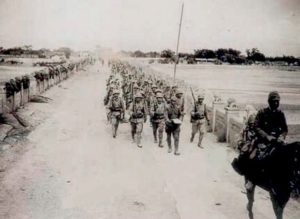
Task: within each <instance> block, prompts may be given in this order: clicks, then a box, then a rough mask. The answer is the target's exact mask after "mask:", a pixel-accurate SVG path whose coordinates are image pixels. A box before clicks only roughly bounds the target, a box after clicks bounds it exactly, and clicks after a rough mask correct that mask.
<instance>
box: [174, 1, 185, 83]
mask: <svg viewBox="0 0 300 219" xmlns="http://www.w3.org/2000/svg"><path fill="white" fill-rule="evenodd" d="M183 8H184V3H182V7H181V16H180V23H179V31H178V38H177V47H176V53H175V65H174V82H175V79H176V66H177V61H179V57H178V48H179V40H180V32H181V24H182V16H183Z"/></svg>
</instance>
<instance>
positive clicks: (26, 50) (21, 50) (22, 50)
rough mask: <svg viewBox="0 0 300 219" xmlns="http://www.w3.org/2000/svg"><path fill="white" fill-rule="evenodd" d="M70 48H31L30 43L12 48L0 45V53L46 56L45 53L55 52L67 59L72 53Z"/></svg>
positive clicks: (51, 53) (53, 53)
mask: <svg viewBox="0 0 300 219" xmlns="http://www.w3.org/2000/svg"><path fill="white" fill-rule="evenodd" d="M72 52H73V51H72V50H71V49H70V48H68V47H60V48H58V49H55V50H49V49H45V48H42V49H38V50H34V49H32V46H31V45H25V46H20V47H13V48H3V47H0V55H12V56H21V55H35V56H37V57H38V58H46V54H49V55H50V56H51V55H55V54H56V53H63V54H64V55H65V57H66V58H67V59H69V58H70V56H71V54H72Z"/></svg>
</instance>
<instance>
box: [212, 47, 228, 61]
mask: <svg viewBox="0 0 300 219" xmlns="http://www.w3.org/2000/svg"><path fill="white" fill-rule="evenodd" d="M215 53H216V56H217V58H218V59H220V60H221V59H222V58H223V57H224V56H225V55H226V54H228V49H222V48H220V49H218V50H216V52H215Z"/></svg>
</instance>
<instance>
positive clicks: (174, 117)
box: [166, 97, 183, 155]
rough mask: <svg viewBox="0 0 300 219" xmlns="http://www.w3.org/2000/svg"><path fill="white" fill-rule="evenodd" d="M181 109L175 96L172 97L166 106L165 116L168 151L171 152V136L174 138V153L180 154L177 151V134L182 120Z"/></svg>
mask: <svg viewBox="0 0 300 219" xmlns="http://www.w3.org/2000/svg"><path fill="white" fill-rule="evenodd" d="M182 116H183V115H182V114H181V110H180V108H179V106H178V104H177V98H176V97H172V98H171V103H170V105H168V107H167V118H166V133H167V143H168V147H169V150H168V152H169V153H171V152H172V144H171V136H172V135H173V138H174V146H175V151H174V154H175V155H180V153H179V135H180V125H181V121H182Z"/></svg>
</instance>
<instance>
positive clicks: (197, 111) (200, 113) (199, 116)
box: [190, 94, 209, 148]
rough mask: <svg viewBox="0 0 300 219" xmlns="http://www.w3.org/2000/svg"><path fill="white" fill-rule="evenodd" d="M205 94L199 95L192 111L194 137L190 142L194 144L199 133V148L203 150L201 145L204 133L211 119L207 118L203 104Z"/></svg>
mask: <svg viewBox="0 0 300 219" xmlns="http://www.w3.org/2000/svg"><path fill="white" fill-rule="evenodd" d="M203 100H204V94H200V95H198V98H197V101H196V102H195V105H194V108H193V110H192V111H191V123H192V136H191V139H190V141H191V142H193V140H194V137H195V135H196V133H197V132H198V133H199V140H198V147H200V148H203V146H202V145H201V143H202V140H203V137H204V133H205V121H207V123H208V125H209V119H208V116H207V110H206V105H205V104H204V103H203Z"/></svg>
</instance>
